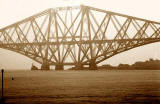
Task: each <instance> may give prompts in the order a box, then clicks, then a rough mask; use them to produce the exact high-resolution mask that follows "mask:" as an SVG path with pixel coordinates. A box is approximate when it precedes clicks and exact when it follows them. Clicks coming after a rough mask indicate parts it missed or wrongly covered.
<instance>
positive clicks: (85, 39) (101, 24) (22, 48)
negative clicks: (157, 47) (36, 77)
mask: <svg viewBox="0 0 160 104" xmlns="http://www.w3.org/2000/svg"><path fill="white" fill-rule="evenodd" d="M159 41H160V23H159V22H155V21H151V20H146V19H142V18H138V17H134V16H128V15H124V14H120V13H115V12H111V11H106V10H102V9H98V8H94V7H89V6H84V5H81V6H75V7H58V8H50V9H47V10H45V11H43V12H40V13H38V14H35V15H33V16H31V17H28V18H26V19H24V20H21V21H18V22H16V23H14V24H11V25H9V26H6V27H4V28H2V29H0V48H3V49H7V50H10V51H14V52H17V53H20V54H22V55H24V56H27V57H29V58H31V59H33V60H35V61H36V62H38V63H40V64H41V69H42V70H50V66H52V65H53V66H55V70H63V69H64V66H65V65H74V66H75V67H76V69H77V70H78V69H82V68H83V66H84V65H87V66H88V67H89V69H96V68H97V64H99V63H101V62H103V61H104V60H106V59H108V58H110V57H112V56H114V55H116V54H119V53H121V52H124V51H127V50H130V49H133V48H136V47H139V46H143V45H146V44H150V43H154V42H159Z"/></svg>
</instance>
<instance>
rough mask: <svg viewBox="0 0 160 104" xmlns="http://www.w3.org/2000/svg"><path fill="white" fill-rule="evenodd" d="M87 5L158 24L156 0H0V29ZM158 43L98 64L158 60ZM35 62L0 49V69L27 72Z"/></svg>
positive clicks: (159, 49) (159, 55)
mask: <svg viewBox="0 0 160 104" xmlns="http://www.w3.org/2000/svg"><path fill="white" fill-rule="evenodd" d="M80 4H83V5H88V6H92V7H96V8H100V9H104V10H108V11H113V12H118V13H122V14H127V15H131V16H136V17H140V18H144V19H148V20H152V21H157V22H159V21H160V13H159V10H160V6H159V4H160V0H0V28H3V27H5V26H7V25H10V24H12V23H15V22H17V21H20V20H22V19H24V18H26V17H29V16H31V15H34V14H35V13H39V12H41V11H44V10H46V9H48V8H55V7H62V6H77V5H80ZM159 53H160V43H153V44H149V45H145V46H142V47H138V48H135V49H132V50H129V51H126V52H123V53H121V54H118V55H115V56H113V57H111V58H110V59H107V60H106V61H104V62H103V63H102V64H111V65H118V64H120V63H123V64H133V63H134V62H136V61H145V60H147V59H149V58H154V59H160V54H159ZM32 63H34V64H35V65H38V63H36V62H35V61H33V60H31V59H29V58H27V57H26V56H22V55H20V54H18V53H15V52H12V51H8V50H4V49H0V68H5V69H30V67H31V64H32Z"/></svg>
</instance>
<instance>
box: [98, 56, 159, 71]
mask: <svg viewBox="0 0 160 104" xmlns="http://www.w3.org/2000/svg"><path fill="white" fill-rule="evenodd" d="M98 69H106V70H111V69H121V70H160V60H157V59H156V60H154V59H152V58H150V59H149V60H147V61H144V62H142V61H139V62H135V63H134V64H132V65H129V64H119V65H118V66H112V65H109V64H107V65H102V66H99V67H98Z"/></svg>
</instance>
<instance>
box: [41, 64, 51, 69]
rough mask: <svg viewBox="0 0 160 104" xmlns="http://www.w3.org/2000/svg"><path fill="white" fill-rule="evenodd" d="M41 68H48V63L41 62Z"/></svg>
mask: <svg viewBox="0 0 160 104" xmlns="http://www.w3.org/2000/svg"><path fill="white" fill-rule="evenodd" d="M41 70H50V66H49V64H48V63H43V64H42V65H41Z"/></svg>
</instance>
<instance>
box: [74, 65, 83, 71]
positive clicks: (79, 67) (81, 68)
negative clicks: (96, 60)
mask: <svg viewBox="0 0 160 104" xmlns="http://www.w3.org/2000/svg"><path fill="white" fill-rule="evenodd" d="M75 69H76V70H83V69H84V67H83V65H82V64H76V65H75Z"/></svg>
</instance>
